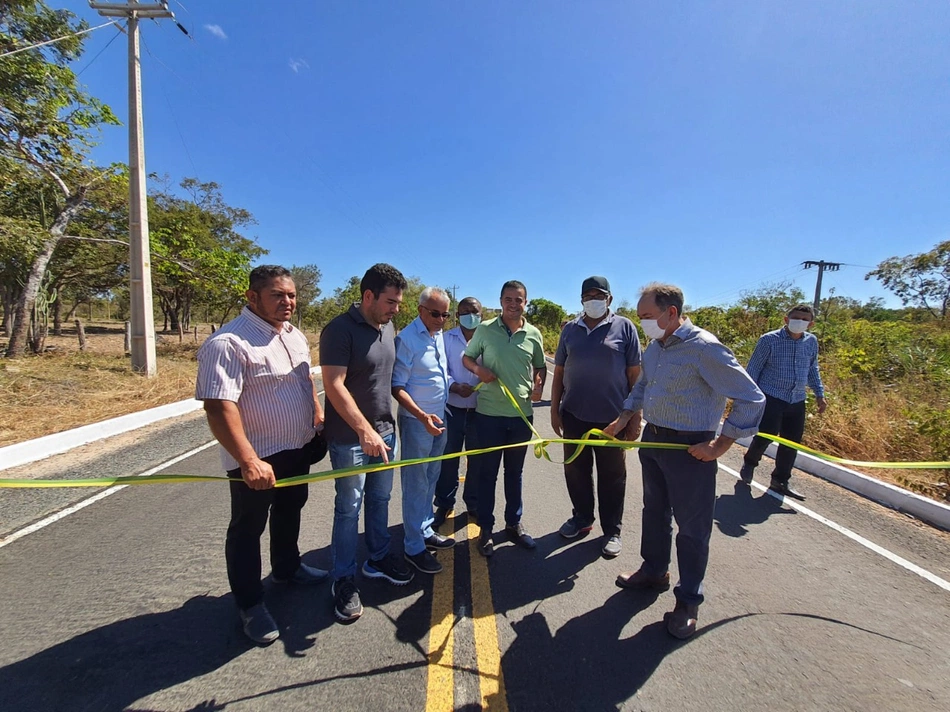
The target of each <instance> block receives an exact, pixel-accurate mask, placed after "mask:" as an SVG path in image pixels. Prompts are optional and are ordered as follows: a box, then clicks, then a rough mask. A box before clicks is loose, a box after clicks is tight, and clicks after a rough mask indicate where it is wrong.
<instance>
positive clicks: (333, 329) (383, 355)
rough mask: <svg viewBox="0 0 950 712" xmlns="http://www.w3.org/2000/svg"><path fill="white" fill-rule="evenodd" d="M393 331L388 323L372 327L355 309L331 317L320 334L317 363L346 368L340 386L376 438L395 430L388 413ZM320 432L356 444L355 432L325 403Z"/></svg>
mask: <svg viewBox="0 0 950 712" xmlns="http://www.w3.org/2000/svg"><path fill="white" fill-rule="evenodd" d="M395 338H396V330H395V329H394V328H393V325H392V323H389V324H383V325H382V327H380V328H378V329H377V328H376V327H375V326H373V325H372V324H370V323H369V322H367V321H366V319H364V318H363V315H362V314H361V313H360V310H359V307H358V306H357V305H355V304H354V305H353V306H351V307H350V308H349V310H348V311H347V312H346V313H344V314H340V315H339V316H338V317H336V318H334V319H333V320H332V321H331V322H330V323H329V324H327V325H326V326H325V327H324V329H323V332H322V333H321V334H320V364H321V365H322V366H342V367H343V368H346V377H345V379H344V381H343V385H344V386H345V387H346V389H347V390H348V391H349V392H350V395H352V396H353V400H354V401H356V405H357V407H359V409H360V412H361V413H362V414H363V417H364V418H366V420H367V421H368V422H369V423H370V424H372V426H373V427H374V428H375V429H376V432H378V433H379V434H380V435H383V436H386V435H389V434H390V433H392V432H393V430H394V429H395V426H394V423H395V419H394V418H393V411H392V381H393V364H394V363H395V361H396V343H395ZM324 433H325V435H326V437H327V439H328V440H330V441H331V442H337V443H341V444H349V443H356V442H359V436H358V435H357V434H356V431H355V430H353V428H351V427H350V425H349V423H347V422H346V421H345V420H344V419H343V416H342V415H340V414H339V413H338V412H337V410H336V408H334V407H333V403H331V402H330V399H329V398H328V399H327V400H326V420H325V423H324Z"/></svg>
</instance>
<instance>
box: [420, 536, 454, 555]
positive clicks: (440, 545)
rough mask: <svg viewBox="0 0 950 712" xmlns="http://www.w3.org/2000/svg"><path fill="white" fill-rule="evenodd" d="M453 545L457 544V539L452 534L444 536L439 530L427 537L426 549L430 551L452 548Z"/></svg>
mask: <svg viewBox="0 0 950 712" xmlns="http://www.w3.org/2000/svg"><path fill="white" fill-rule="evenodd" d="M453 546H455V539H453V538H452V537H450V536H442V535H441V534H439V533H438V532H435V533H434V534H433V535H432V536H427V537H426V549H428V550H429V551H438V550H439V549H451V548H452V547H453Z"/></svg>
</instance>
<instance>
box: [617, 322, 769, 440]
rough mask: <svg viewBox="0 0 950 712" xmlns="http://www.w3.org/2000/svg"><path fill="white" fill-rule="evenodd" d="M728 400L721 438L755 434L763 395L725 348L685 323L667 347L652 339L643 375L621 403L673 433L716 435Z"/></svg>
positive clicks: (763, 405) (760, 416) (708, 334)
mask: <svg viewBox="0 0 950 712" xmlns="http://www.w3.org/2000/svg"><path fill="white" fill-rule="evenodd" d="M727 398H732V399H733V405H732V411H731V412H730V413H729V417H728V418H727V419H726V422H725V423H723V426H722V434H723V435H725V436H726V437H729V438H734V439H739V438H742V437H747V436H750V435H755V434H756V432H758V429H759V420H761V418H762V412H763V411H764V410H765V396H764V395H763V394H762V391H760V390H759V387H758V386H756V385H755V381H753V380H752V379H751V378H750V377H749V374H748V373H746V372H745V369H743V368H742V366H740V365H739V362H738V361H736V357H735V356H734V355H733V354H732V351H730V350H729V349H728V348H726V347H725V346H723V345H722V344H721V343H719V339H717V338H716V337H715V336H713V335H712V334H711V333H709V332H708V331H706V330H705V329H700V328H699V327H698V326H694V325H693V323H692V322H691V321H690V320H689V319H687V320H686V321H685V322H684V323H683V325H682V326H680V327H679V328H678V329H677V330H676V331H674V332H673V333H672V334H671V335H670V336H669V337H668V338H667V339H666V343H665V344H661V343H660V342H659V341H651V342H650V345H649V346H647V348H646V350H645V351H644V352H643V372H642V374H641V375H640V380H638V381H637V382H636V384H635V385H634V387H633V390H631V391H630V395H629V396H627V399H626V400H625V401H624V403H623V407H624V410H632V411H638V410H643V418H644V419H645V420H646V421H647V422H648V423H653V424H654V425H659V426H660V427H664V428H672V429H673V430H687V431H693V432H695V431H706V430H708V431H715V430H716V429H717V428H718V427H719V421H720V420H721V419H722V414H723V412H724V411H725V408H726V399H727Z"/></svg>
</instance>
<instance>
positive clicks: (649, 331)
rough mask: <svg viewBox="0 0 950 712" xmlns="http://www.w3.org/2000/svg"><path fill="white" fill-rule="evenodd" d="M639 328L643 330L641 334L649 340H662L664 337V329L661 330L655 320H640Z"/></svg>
mask: <svg viewBox="0 0 950 712" xmlns="http://www.w3.org/2000/svg"><path fill="white" fill-rule="evenodd" d="M640 328H641V329H643V333H644V334H646V335H647V337H649V338H651V339H654V340H656V339H662V338H663V337H664V336H666V329H664V328H662V327H661V326H660V325H659V324H658V323H657V320H656V319H641V320H640Z"/></svg>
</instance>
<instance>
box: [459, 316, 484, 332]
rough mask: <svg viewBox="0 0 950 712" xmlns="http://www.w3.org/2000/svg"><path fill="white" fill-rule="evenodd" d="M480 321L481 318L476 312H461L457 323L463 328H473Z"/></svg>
mask: <svg viewBox="0 0 950 712" xmlns="http://www.w3.org/2000/svg"><path fill="white" fill-rule="evenodd" d="M481 323H482V318H481V317H480V316H479V315H478V314H462V315H461V316H459V324H461V325H462V328H463V329H474V328H475V327H476V326H478V325H479V324H481Z"/></svg>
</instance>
